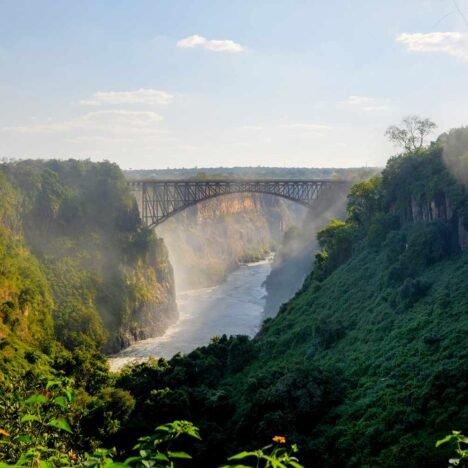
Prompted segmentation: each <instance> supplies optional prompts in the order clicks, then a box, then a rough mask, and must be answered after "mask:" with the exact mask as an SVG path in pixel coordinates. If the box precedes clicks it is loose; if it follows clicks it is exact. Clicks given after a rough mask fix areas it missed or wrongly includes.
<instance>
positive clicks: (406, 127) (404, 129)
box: [385, 115, 437, 151]
mask: <svg viewBox="0 0 468 468" xmlns="http://www.w3.org/2000/svg"><path fill="white" fill-rule="evenodd" d="M436 127H437V125H436V124H435V123H434V122H432V121H431V120H429V119H421V118H419V117H418V116H417V115H409V116H408V117H405V118H404V119H403V120H402V122H401V124H400V126H396V125H391V126H390V127H388V128H387V131H386V132H385V136H386V137H387V138H388V139H389V140H390V141H391V142H392V143H394V144H395V145H396V146H401V147H402V148H404V149H405V150H406V151H416V150H418V149H421V148H422V147H423V146H424V140H425V138H426V137H427V136H428V135H430V134H431V133H432V132H433V131H434V129H435V128H436Z"/></svg>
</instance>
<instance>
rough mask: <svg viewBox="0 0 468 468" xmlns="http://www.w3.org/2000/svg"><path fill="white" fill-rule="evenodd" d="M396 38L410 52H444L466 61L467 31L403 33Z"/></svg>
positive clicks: (467, 57)
mask: <svg viewBox="0 0 468 468" xmlns="http://www.w3.org/2000/svg"><path fill="white" fill-rule="evenodd" d="M396 40H397V42H401V43H402V44H405V45H406V47H407V49H408V50H410V51H412V52H426V53H434V52H436V53H444V54H448V55H452V56H453V57H458V58H461V59H462V60H466V61H468V33H461V32H433V33H412V34H411V33H403V34H400V35H399V36H397V38H396Z"/></svg>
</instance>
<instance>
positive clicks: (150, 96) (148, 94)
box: [80, 88, 174, 106]
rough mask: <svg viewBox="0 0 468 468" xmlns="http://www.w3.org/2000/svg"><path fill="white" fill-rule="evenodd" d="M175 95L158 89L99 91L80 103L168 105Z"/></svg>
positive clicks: (93, 104)
mask: <svg viewBox="0 0 468 468" xmlns="http://www.w3.org/2000/svg"><path fill="white" fill-rule="evenodd" d="M173 99H174V96H173V95H172V94H170V93H168V92H166V91H161V90H158V89H144V88H141V89H137V90H136V91H98V92H96V93H94V94H93V95H92V97H91V99H88V100H84V101H80V104H84V105H91V106H100V105H106V104H108V105H122V104H145V105H166V104H170V103H171V102H172V101H173Z"/></svg>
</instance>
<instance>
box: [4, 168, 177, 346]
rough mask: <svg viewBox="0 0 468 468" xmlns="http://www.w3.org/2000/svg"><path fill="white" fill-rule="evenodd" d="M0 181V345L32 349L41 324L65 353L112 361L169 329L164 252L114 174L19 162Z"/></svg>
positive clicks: (172, 311)
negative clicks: (106, 355)
mask: <svg viewBox="0 0 468 468" xmlns="http://www.w3.org/2000/svg"><path fill="white" fill-rule="evenodd" d="M0 181H3V183H2V185H1V187H0V191H1V195H2V197H1V198H0V258H3V257H4V259H3V260H2V266H5V267H6V266H7V265H8V268H0V331H1V332H2V334H3V335H8V334H13V335H15V336H18V337H20V338H22V339H23V338H27V337H31V338H32V339H34V338H35V339H42V338H41V336H42V335H43V334H42V335H41V334H40V333H38V332H36V330H40V329H41V328H44V330H45V329H46V328H47V327H45V326H44V327H41V321H42V322H43V325H46V324H49V325H48V328H49V329H53V336H54V337H55V338H56V339H58V340H59V341H60V342H61V343H62V344H63V345H64V346H65V347H66V348H68V349H74V348H77V347H80V346H86V347H89V348H90V349H92V348H95V347H97V348H99V349H102V350H105V351H107V352H114V351H118V350H119V349H120V348H122V347H125V346H128V345H129V344H130V343H131V342H133V341H135V340H138V339H142V338H147V337H150V336H154V335H157V334H161V333H163V332H164V330H165V329H166V328H167V326H168V325H169V324H170V323H171V322H173V321H175V320H176V319H177V308H176V302H175V288H174V276H173V271H172V267H171V265H170V262H169V259H168V254H167V250H166V248H165V245H164V242H163V241H162V240H161V239H158V238H157V237H156V236H155V235H154V233H152V232H150V231H148V230H147V229H146V228H144V227H143V226H142V225H141V221H140V219H139V215H138V209H137V206H136V203H135V200H134V198H133V196H132V195H131V194H130V192H129V190H128V187H127V183H126V180H125V178H124V176H123V174H122V172H121V171H120V169H119V168H118V167H117V166H116V165H114V164H110V163H99V164H94V163H91V162H89V161H73V160H70V161H20V162H17V163H11V164H4V165H1V166H0ZM2 252H3V254H4V255H3V256H2ZM2 330H3V331H2ZM49 338H50V335H49Z"/></svg>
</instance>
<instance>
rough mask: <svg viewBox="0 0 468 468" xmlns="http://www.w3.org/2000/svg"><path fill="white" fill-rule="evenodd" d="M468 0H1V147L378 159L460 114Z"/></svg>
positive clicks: (60, 153) (272, 160) (8, 151)
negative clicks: (394, 138)
mask: <svg viewBox="0 0 468 468" xmlns="http://www.w3.org/2000/svg"><path fill="white" fill-rule="evenodd" d="M466 16H468V0H459V1H458V2H457V3H456V2H452V1H449V0H421V1H419V0H411V1H408V0H404V1H403V0H394V1H375V0H355V1H352V2H347V1H336V0H335V1H313V0H309V1H297V0H269V1H267V0H258V1H252V0H238V1H220V0H216V1H215V0H212V1H202V0H200V1H196V2H195V1H189V0H187V1H178V0H172V1H165V2H163V1H155V0H140V1H133V0H127V1H124V0H113V1H99V2H98V1H89V0H82V1H79V2H71V1H57V0H55V1H52V0H42V1H40V2H39V1H26V0H2V1H1V2H0V102H1V109H2V112H1V114H0V157H2V158H29V157H31V158H69V157H74V158H90V159H92V160H103V159H108V160H111V161H115V162H117V163H118V164H119V165H120V166H121V167H123V168H166V167H192V166H198V167H216V166H257V165H262V166H301V167H302V166H304V167H330V166H331V167H350V166H365V165H368V166H383V165H384V164H385V162H386V160H387V159H388V157H389V156H390V155H392V154H393V153H394V152H395V151H394V148H393V147H392V145H391V144H390V143H388V142H387V141H386V140H385V137H384V132H385V129H386V128H387V127H388V126H389V125H391V124H395V123H398V122H399V121H400V120H401V118H402V117H404V116H405V115H408V114H417V115H420V116H422V117H428V118H430V119H432V120H433V121H434V122H436V123H437V125H438V129H437V133H440V132H442V131H445V130H447V129H449V128H451V127H456V126H460V125H466V124H467V122H468V93H466V89H467V84H466V83H467V77H468V22H467V20H466Z"/></svg>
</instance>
